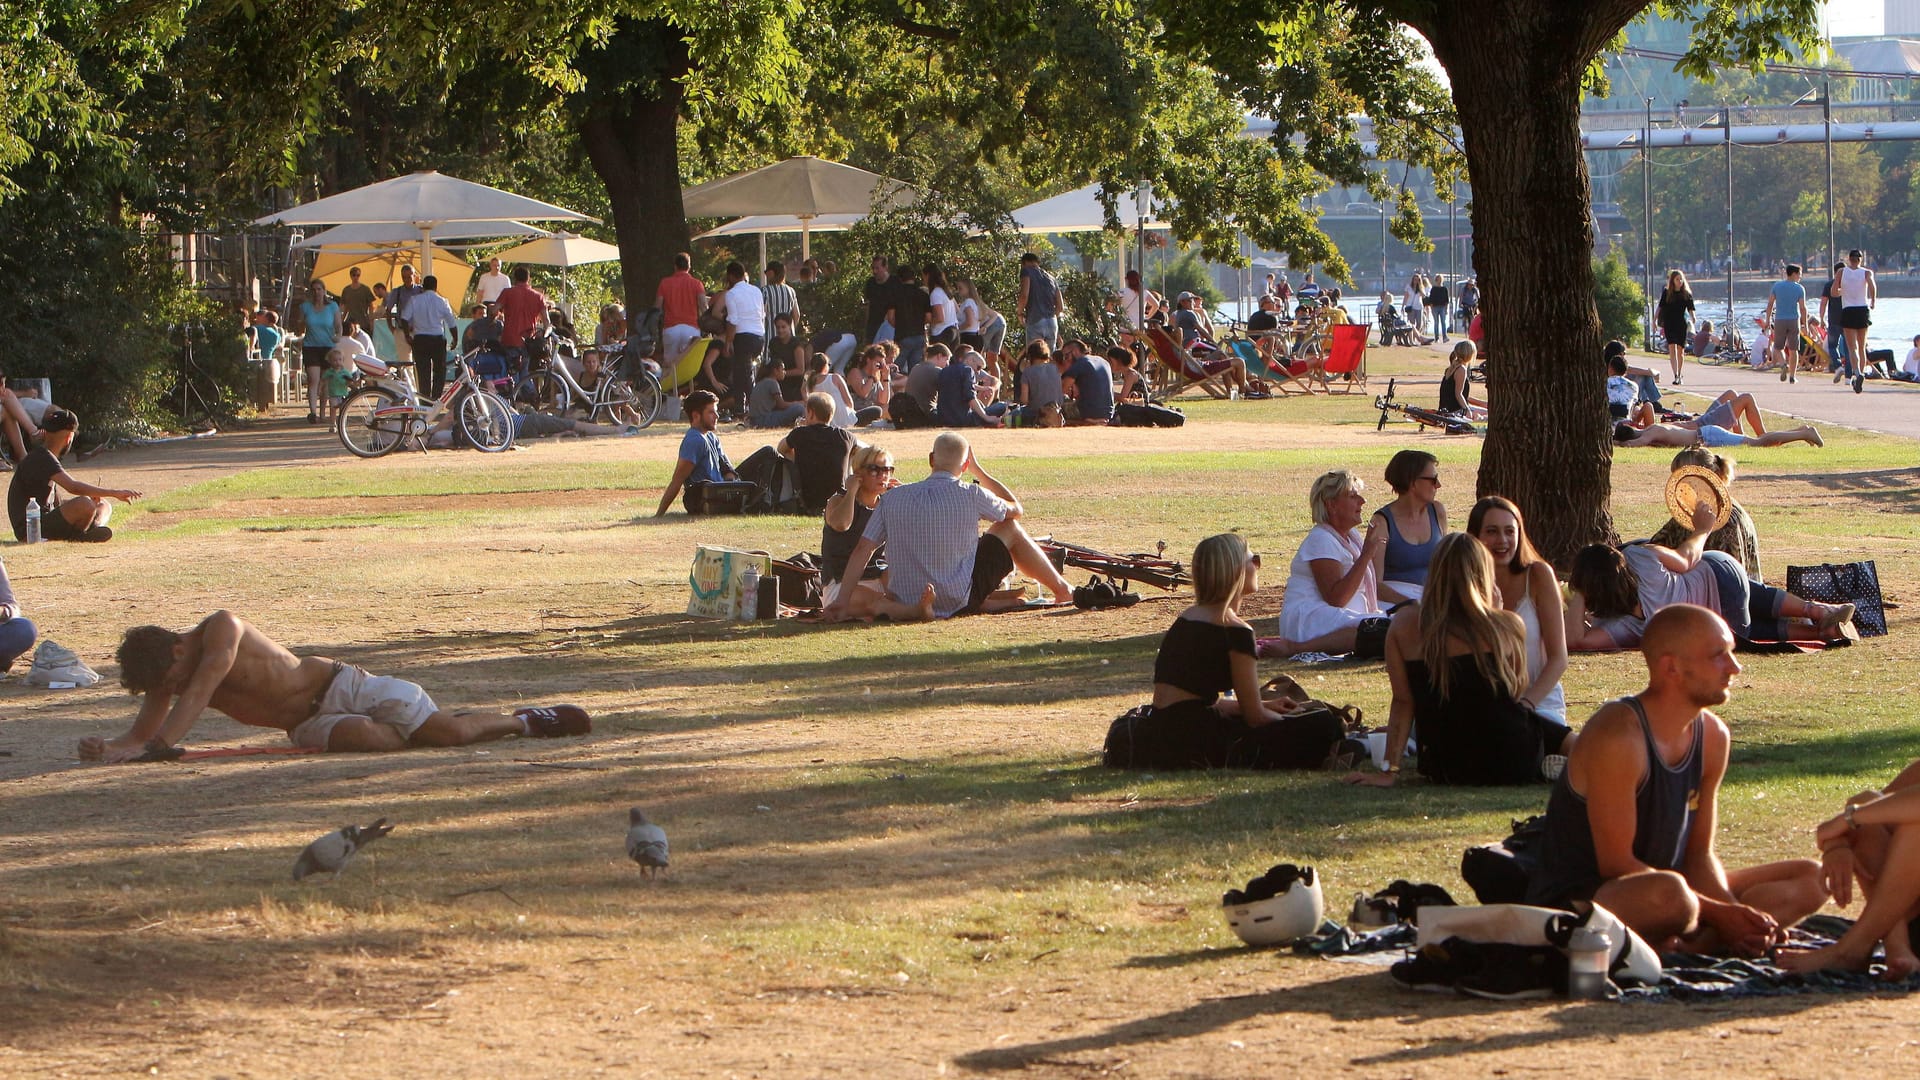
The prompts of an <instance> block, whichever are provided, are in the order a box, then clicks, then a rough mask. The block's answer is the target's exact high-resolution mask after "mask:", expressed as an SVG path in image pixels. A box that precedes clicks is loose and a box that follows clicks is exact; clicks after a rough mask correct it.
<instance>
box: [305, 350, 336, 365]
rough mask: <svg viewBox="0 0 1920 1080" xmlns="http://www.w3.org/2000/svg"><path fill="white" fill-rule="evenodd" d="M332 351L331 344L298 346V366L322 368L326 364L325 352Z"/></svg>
mask: <svg viewBox="0 0 1920 1080" xmlns="http://www.w3.org/2000/svg"><path fill="white" fill-rule="evenodd" d="M332 351H333V346H331V345H302V346H300V366H301V367H309V368H324V367H326V366H327V354H328V353H330V352H332Z"/></svg>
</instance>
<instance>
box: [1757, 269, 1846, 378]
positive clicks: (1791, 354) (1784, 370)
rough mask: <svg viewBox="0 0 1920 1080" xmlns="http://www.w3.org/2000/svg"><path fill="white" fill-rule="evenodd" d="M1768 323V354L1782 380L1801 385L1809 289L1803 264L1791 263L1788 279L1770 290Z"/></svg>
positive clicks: (1777, 282) (1777, 283)
mask: <svg viewBox="0 0 1920 1080" xmlns="http://www.w3.org/2000/svg"><path fill="white" fill-rule="evenodd" d="M1856 254H1857V253H1856ZM1843 314H1844V313H1843ZM1766 322H1767V325H1769V326H1771V327H1773V337H1772V342H1773V343H1772V344H1771V345H1769V346H1768V347H1767V351H1768V352H1770V353H1772V354H1773V355H1774V359H1775V360H1777V361H1778V362H1779V364H1780V381H1781V382H1799V381H1800V380H1798V379H1797V378H1795V377H1794V371H1795V370H1796V369H1797V368H1798V367H1799V366H1800V328H1801V327H1802V326H1805V325H1806V322H1807V289H1806V286H1804V285H1802V284H1800V264H1798V263H1788V264H1787V276H1786V277H1785V278H1784V279H1782V280H1780V281H1776V282H1774V283H1773V288H1772V289H1771V290H1769V291H1768V293H1767V316H1766Z"/></svg>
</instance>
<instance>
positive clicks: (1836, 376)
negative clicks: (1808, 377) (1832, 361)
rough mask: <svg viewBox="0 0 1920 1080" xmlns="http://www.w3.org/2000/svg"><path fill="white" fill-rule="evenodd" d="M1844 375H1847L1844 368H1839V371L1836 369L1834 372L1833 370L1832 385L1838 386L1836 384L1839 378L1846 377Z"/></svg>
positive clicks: (1838, 382)
mask: <svg viewBox="0 0 1920 1080" xmlns="http://www.w3.org/2000/svg"><path fill="white" fill-rule="evenodd" d="M1846 377H1847V373H1846V370H1845V369H1844V368H1843V369H1841V370H1839V371H1836V372H1834V373H1833V382H1834V385H1835V386H1838V385H1839V384H1840V380H1841V379H1844V378H1846Z"/></svg>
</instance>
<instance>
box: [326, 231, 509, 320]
mask: <svg viewBox="0 0 1920 1080" xmlns="http://www.w3.org/2000/svg"><path fill="white" fill-rule="evenodd" d="M356 266H357V267H359V268H360V283H361V284H362V285H365V286H367V287H368V288H372V287H373V286H374V285H376V284H384V285H386V287H387V288H389V289H393V288H398V287H399V285H400V268H401V267H402V266H411V267H413V268H414V269H415V270H416V271H417V270H419V269H420V249H419V248H418V247H415V246H413V245H408V246H406V247H400V246H398V245H388V246H380V247H373V246H368V245H358V244H356V245H354V246H351V247H323V248H319V249H317V251H316V253H315V256H314V260H313V271H312V272H311V273H309V274H308V275H307V279H308V280H309V281H311V280H313V279H314V278H319V279H320V282H321V283H322V284H324V285H325V286H326V287H327V291H328V292H329V293H332V294H334V295H335V296H338V295H340V290H341V289H344V288H346V287H347V283H348V282H349V281H351V280H352V279H351V277H349V275H348V271H350V270H352V269H353V268H354V267H356ZM433 272H434V276H435V277H436V278H437V279H438V280H439V284H440V287H439V288H438V289H436V290H434V291H435V292H438V293H439V294H440V295H441V296H444V297H446V298H447V300H448V302H449V303H452V304H455V305H458V304H459V302H460V300H461V299H462V298H464V297H465V296H466V295H467V286H468V285H469V284H470V283H471V282H472V280H473V267H472V266H470V265H468V263H467V260H466V259H464V258H462V257H461V256H459V255H456V254H454V253H453V252H451V251H448V250H447V249H446V248H443V247H435V248H434V249H433Z"/></svg>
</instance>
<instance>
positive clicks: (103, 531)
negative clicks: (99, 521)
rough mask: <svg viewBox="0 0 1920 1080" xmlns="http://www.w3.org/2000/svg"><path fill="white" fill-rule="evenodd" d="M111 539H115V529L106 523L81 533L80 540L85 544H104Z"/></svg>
mask: <svg viewBox="0 0 1920 1080" xmlns="http://www.w3.org/2000/svg"><path fill="white" fill-rule="evenodd" d="M111 539H113V530H112V529H110V528H108V527H107V526H105V525H95V526H93V527H92V528H90V529H88V530H87V531H86V532H83V533H81V534H80V542H81V543H83V544H104V543H106V542H107V541H109V540H111Z"/></svg>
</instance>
